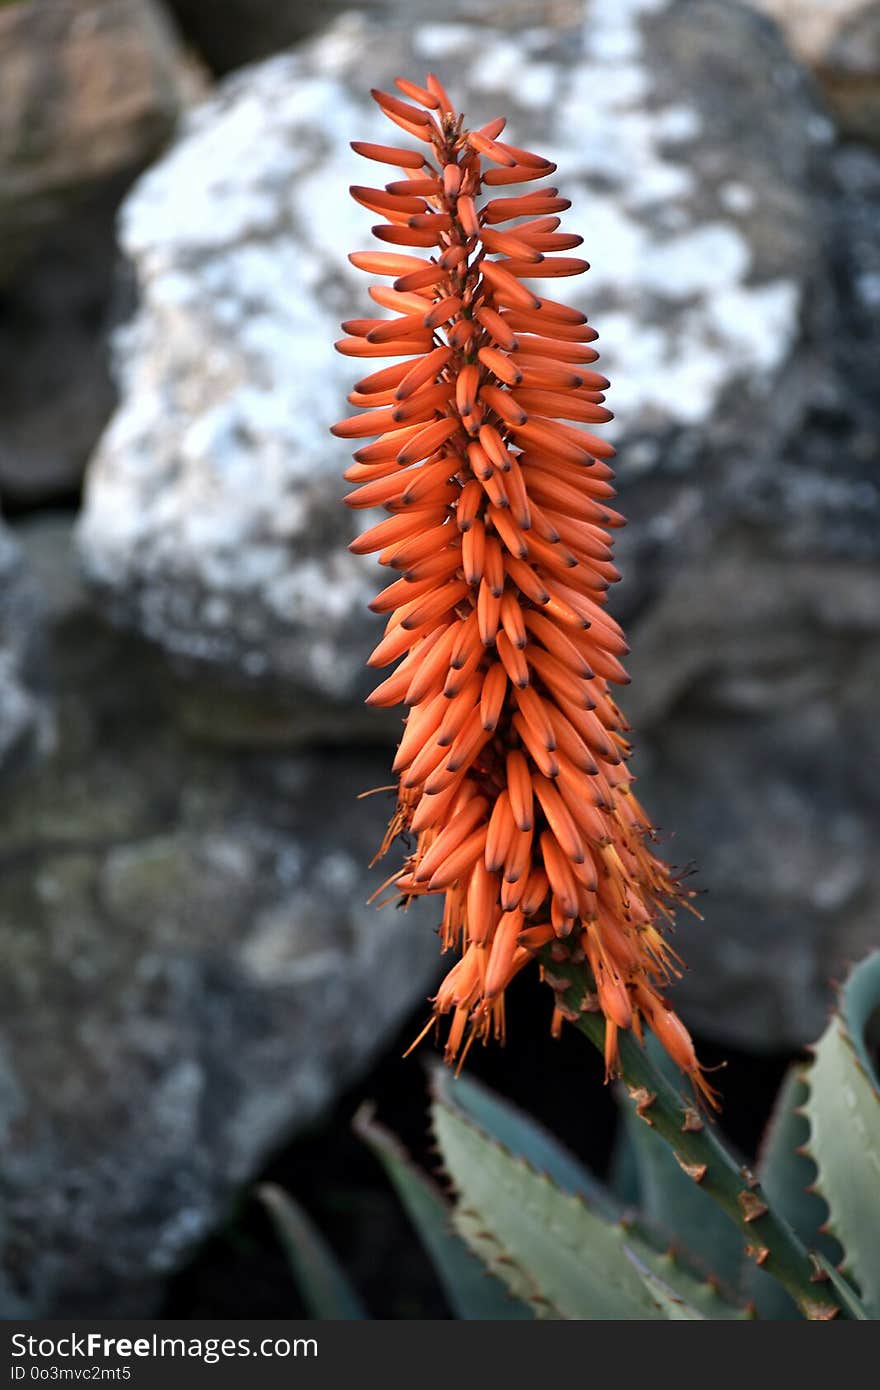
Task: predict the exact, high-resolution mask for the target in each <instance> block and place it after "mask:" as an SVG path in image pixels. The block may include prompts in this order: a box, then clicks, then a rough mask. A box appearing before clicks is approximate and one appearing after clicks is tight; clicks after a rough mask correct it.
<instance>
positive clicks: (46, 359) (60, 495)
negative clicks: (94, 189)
mask: <svg viewBox="0 0 880 1390" xmlns="http://www.w3.org/2000/svg"><path fill="white" fill-rule="evenodd" d="M122 192H123V187H122V186H121V185H119V184H118V183H117V185H116V186H113V187H109V188H106V189H103V190H102V191H101V193H100V195H97V196H95V197H93V198H91V199H89V200H88V201H87V203H86V204H85V205H82V206H80V207H78V208H77V210H76V212H75V214H73V215H72V216H70V217H68V218H67V219H66V221H65V222H64V224H63V226H61V227H55V228H51V229H49V230H47V231H46V232H45V233H44V234H43V236H42V237H41V239H40V243H39V246H38V247H36V248H35V249H34V250H33V251H32V253H31V254H30V255H29V256H28V257H27V258H26V260H25V261H24V263H23V264H21V265H19V266H18V267H17V269H16V272H15V276H14V279H13V281H12V283H10V284H8V285H6V286H5V287H4V289H3V292H2V300H0V381H2V383H3V410H2V413H0V499H2V501H3V503H4V505H6V506H7V507H10V508H11V507H15V508H16V509H21V508H23V507H31V506H35V505H36V506H39V505H43V506H45V505H46V504H47V503H49V504H51V503H53V502H54V503H57V504H60V505H65V504H67V505H69V503H70V501H71V499H72V498H74V497H76V496H77V495H78V493H79V489H80V486H81V483H82V475H83V470H84V468H85V464H86V460H87V459H88V456H89V454H90V453H91V452H92V450H93V449H94V447H95V444H96V443H97V440H98V438H99V436H100V434H101V431H102V430H103V428H104V426H105V425H106V423H107V420H108V418H109V416H110V413H111V411H112V409H113V406H114V405H115V402H116V396H115V392H114V389H113V385H112V383H111V380H110V373H109V369H108V361H107V330H108V327H109V322H110V320H111V318H112V316H113V313H114V303H115V302H116V301H117V300H118V301H119V303H120V310H121V307H122V304H123V303H124V295H123V293H122V288H121V286H118V285H117V283H116V280H115V272H116V270H117V257H118V252H117V249H116V241H115V235H114V230H113V224H114V214H115V208H116V206H117V204H118V201H119V198H120V197H121V195H122Z"/></svg>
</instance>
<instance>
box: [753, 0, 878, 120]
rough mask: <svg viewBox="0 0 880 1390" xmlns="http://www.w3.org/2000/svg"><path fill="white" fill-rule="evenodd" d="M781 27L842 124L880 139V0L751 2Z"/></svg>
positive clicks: (754, 0)
mask: <svg viewBox="0 0 880 1390" xmlns="http://www.w3.org/2000/svg"><path fill="white" fill-rule="evenodd" d="M748 3H749V4H751V5H753V6H754V7H755V8H756V9H759V10H763V11H764V12H765V13H766V14H768V15H770V16H772V18H773V19H775V20H776V21H777V23H778V24H780V25H781V27H782V30H783V32H784V34H785V37H786V39H787V40H788V42H789V43H790V45H791V48H792V51H793V52H794V53H796V54H797V55H798V56H799V57H800V58H802V59H803V60H804V62H806V63H807V64H808V65H809V66H810V67H811V68H812V70H813V72H814V74H815V76H816V80H817V81H818V83H819V86H820V87H821V89H822V94H823V96H824V98H825V100H826V102H827V104H828V107H829V110H830V111H831V113H832V114H833V116H834V119H835V121H836V123H837V125H838V126H839V127H840V129H841V131H843V133H844V134H845V135H848V136H850V137H853V138H854V139H857V140H869V141H872V142H873V143H874V144H877V143H878V142H880V4H878V3H877V0H748Z"/></svg>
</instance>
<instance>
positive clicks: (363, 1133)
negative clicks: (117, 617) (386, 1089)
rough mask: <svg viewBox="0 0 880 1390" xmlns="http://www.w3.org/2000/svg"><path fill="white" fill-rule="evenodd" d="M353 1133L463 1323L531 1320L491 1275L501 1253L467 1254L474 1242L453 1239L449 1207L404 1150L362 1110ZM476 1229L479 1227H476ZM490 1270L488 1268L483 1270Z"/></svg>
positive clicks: (527, 1310) (528, 1312) (528, 1311)
mask: <svg viewBox="0 0 880 1390" xmlns="http://www.w3.org/2000/svg"><path fill="white" fill-rule="evenodd" d="M354 1130H355V1133H356V1134H358V1135H359V1136H360V1138H361V1139H363V1140H364V1142H365V1143H366V1144H367V1145H369V1147H370V1148H371V1149H372V1151H373V1153H374V1154H375V1155H376V1157H377V1158H378V1160H379V1162H380V1163H381V1164H382V1167H383V1168H384V1169H385V1172H386V1174H387V1176H388V1178H389V1179H390V1181H391V1183H392V1185H393V1187H394V1189H395V1191H396V1193H397V1195H398V1197H399V1198H400V1201H401V1204H402V1206H403V1207H404V1210H405V1211H406V1213H407V1215H408V1217H409V1218H410V1221H411V1222H412V1224H413V1226H414V1227H415V1229H416V1232H417V1233H418V1236H419V1239H420V1240H421V1243H422V1245H423V1246H424V1247H425V1250H426V1252H427V1254H428V1256H429V1257H430V1259H431V1263H432V1264H433V1266H434V1270H435V1272H436V1274H437V1277H438V1279H439V1280H440V1283H441V1284H442V1286H443V1290H444V1292H445V1294H446V1297H447V1300H448V1302H449V1306H450V1308H451V1309H452V1311H453V1313H454V1314H455V1316H456V1317H457V1318H460V1319H462V1320H465V1321H474V1320H477V1321H480V1320H482V1321H496V1322H497V1321H502V1320H503V1321H510V1320H516V1319H528V1318H532V1317H534V1313H533V1311H532V1309H531V1308H530V1307H528V1306H527V1305H526V1304H525V1303H523V1302H520V1301H519V1300H518V1299H517V1298H515V1297H513V1296H512V1295H511V1293H510V1292H509V1291H508V1289H509V1281H508V1284H507V1285H505V1284H504V1283H501V1282H500V1281H499V1280H498V1279H497V1278H496V1277H495V1276H494V1275H493V1274H491V1273H490V1272H489V1270H490V1269H491V1266H492V1263H493V1260H494V1259H495V1258H496V1257H497V1254H500V1253H501V1252H500V1251H499V1252H493V1251H492V1250H491V1249H490V1248H489V1247H488V1245H487V1246H486V1248H485V1249H481V1250H480V1251H479V1258H477V1256H476V1255H475V1254H472V1253H471V1248H469V1246H473V1247H474V1248H476V1242H475V1241H468V1242H465V1241H464V1240H463V1239H462V1238H461V1237H460V1236H458V1235H456V1234H455V1231H454V1229H453V1224H452V1216H453V1213H452V1207H451V1205H450V1204H449V1202H447V1201H446V1199H445V1198H444V1196H443V1194H442V1193H441V1192H440V1190H439V1188H438V1187H437V1185H436V1184H435V1183H433V1182H432V1181H431V1179H430V1178H429V1177H427V1176H426V1174H424V1173H422V1172H421V1171H420V1170H419V1169H418V1168H417V1167H416V1166H415V1164H414V1163H413V1162H412V1159H411V1158H410V1156H409V1154H408V1153H407V1152H406V1150H405V1149H404V1147H403V1145H402V1144H401V1143H400V1142H399V1140H398V1139H396V1138H395V1136H394V1135H393V1134H391V1133H390V1131H389V1130H387V1129H386V1128H385V1127H384V1125H380V1124H378V1123H377V1122H376V1120H375V1119H374V1118H373V1116H372V1113H371V1111H370V1109H369V1108H368V1107H366V1106H362V1107H361V1109H360V1110H359V1111H358V1113H357V1114H356V1115H355V1118H354ZM476 1225H477V1226H479V1222H477V1223H476ZM487 1267H488V1268H487Z"/></svg>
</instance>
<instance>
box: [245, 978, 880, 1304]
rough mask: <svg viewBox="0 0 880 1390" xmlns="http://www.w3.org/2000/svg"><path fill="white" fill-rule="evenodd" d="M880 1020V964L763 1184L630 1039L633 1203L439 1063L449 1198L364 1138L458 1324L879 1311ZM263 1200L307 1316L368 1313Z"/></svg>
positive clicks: (439, 1131)
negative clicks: (878, 1042) (879, 1039)
mask: <svg viewBox="0 0 880 1390" xmlns="http://www.w3.org/2000/svg"><path fill="white" fill-rule="evenodd" d="M586 983H588V981H587V982H586ZM584 986H585V980H584V979H583V978H580V977H579V976H578V974H577V973H576V972H575V971H572V970H571V968H570V967H569V969H568V974H567V976H566V978H565V979H557V980H555V982H554V987H555V988H556V992H557V997H558V1000H559V1001H560V1003H561V1004H562V1006H563V1007H564V1008H565V1009H566V1011H567V1012H568V1014H569V1016H571V1017H572V1019H573V1021H574V1022H575V1023H576V1026H578V1027H580V1028H581V1029H582V1031H584V1032H585V1033H586V1034H587V1036H588V1037H590V1038H591V1039H592V1041H594V1042H595V1043H597V1045H598V1046H600V1047H602V1046H603V1045H604V1038H603V1037H602V1028H603V1026H604V1024H603V1020H602V1019H601V1016H600V1015H597V1014H594V1013H590V1012H581V1011H580V1007H579V1001H580V1000H581V999H582V998H583V997H584ZM878 1017H880V952H877V953H875V954H874V955H872V956H870V957H869V958H868V959H867V960H866V961H864V962H863V963H862V964H861V965H860V966H858V967H857V968H856V969H855V970H854V971H853V972H852V973H851V975H850V976H849V978H848V980H847V981H846V983H845V984H844V986H843V987H842V989H841V990H840V991H839V996H838V1003H837V1007H836V1009H835V1011H834V1013H833V1015H832V1017H831V1019H830V1021H829V1023H828V1027H827V1028H826V1030H825V1032H824V1033H823V1035H822V1037H821V1038H820V1039H819V1041H818V1043H817V1044H816V1045H815V1047H814V1048H813V1049H812V1057H811V1060H810V1061H809V1062H807V1063H798V1064H796V1065H795V1066H793V1067H792V1069H791V1071H790V1073H789V1075H788V1076H787V1077H786V1079H785V1081H784V1083H783V1085H782V1087H781V1090H780V1093H779V1096H778V1099H777V1103H776V1106H775V1108H774V1112H773V1114H772V1116H771V1119H770V1123H769V1125H768V1129H767V1134H766V1136H765V1140H764V1143H763V1145H762V1147H761V1151H760V1155H759V1161H758V1164H757V1168H756V1172H755V1173H752V1172H750V1170H749V1169H748V1168H747V1166H746V1165H745V1164H744V1163H742V1161H741V1160H740V1159H739V1158H738V1157H736V1155H734V1154H733V1153H732V1152H731V1150H730V1149H729V1147H728V1146H727V1145H726V1144H725V1143H724V1142H723V1141H722V1139H721V1138H720V1137H719V1136H718V1134H717V1133H716V1132H715V1128H714V1127H713V1126H710V1125H709V1123H708V1122H707V1120H706V1119H705V1118H704V1117H703V1116H702V1115H701V1114H700V1112H699V1111H698V1110H697V1109H696V1107H695V1106H694V1104H693V1103H692V1101H691V1100H689V1099H688V1098H686V1097H683V1096H681V1095H680V1094H679V1093H678V1091H677V1089H676V1083H675V1082H672V1081H670V1080H669V1079H668V1077H667V1076H666V1075H664V1069H663V1065H662V1062H661V1061H660V1060H659V1057H658V1056H657V1055H656V1053H655V1049H654V1048H653V1047H650V1048H646V1049H642V1048H640V1047H639V1045H638V1044H637V1043H636V1042H635V1040H634V1039H632V1038H631V1037H630V1038H627V1039H624V1046H623V1047H622V1049H621V1062H622V1069H623V1079H624V1084H623V1085H621V1086H620V1088H619V1091H618V1102H619V1105H620V1109H621V1121H622V1149H621V1153H620V1154H619V1156H618V1162H617V1164H616V1165H615V1168H616V1172H617V1174H618V1176H619V1175H620V1174H621V1173H625V1174H626V1182H625V1183H624V1184H619V1186H621V1187H622V1188H623V1193H622V1194H621V1192H620V1191H615V1190H613V1189H612V1187H610V1186H606V1185H604V1184H602V1183H601V1182H599V1180H598V1179H597V1178H596V1177H595V1176H594V1175H593V1174H592V1173H590V1172H589V1171H588V1170H587V1169H585V1168H584V1167H583V1166H582V1165H581V1164H580V1163H579V1162H578V1160H577V1159H576V1158H575V1157H574V1156H573V1155H572V1154H570V1153H569V1152H568V1151H567V1150H566V1149H565V1148H564V1147H563V1146H562V1145H561V1144H560V1143H559V1142H558V1141H557V1140H556V1139H554V1138H553V1137H552V1135H550V1134H548V1133H547V1132H546V1131H545V1130H543V1129H542V1128H541V1127H540V1126H539V1125H538V1124H537V1123H536V1122H535V1121H533V1120H532V1119H530V1118H529V1117H527V1116H526V1115H524V1114H522V1113H521V1112H520V1111H518V1110H517V1109H516V1108H515V1107H514V1106H512V1105H511V1104H510V1103H509V1102H508V1101H506V1100H503V1099H502V1098H501V1097H500V1096H497V1095H494V1094H493V1093H492V1092H490V1091H488V1090H487V1089H486V1088H484V1087H483V1086H481V1085H479V1084H478V1083H477V1082H475V1081H473V1080H472V1079H470V1078H469V1077H466V1076H463V1077H458V1078H456V1077H453V1076H452V1074H451V1073H450V1072H449V1071H447V1070H443V1069H440V1068H438V1069H437V1070H436V1071H435V1072H434V1074H433V1076H432V1082H431V1102H430V1104H431V1122H432V1126H433V1130H434V1135H435V1138H436V1141H437V1146H438V1149H439V1152H440V1156H441V1160H442V1164H443V1168H444V1170H445V1173H446V1176H447V1178H448V1180H449V1185H450V1188H451V1193H452V1195H451V1196H449V1197H447V1196H445V1195H444V1193H443V1192H442V1191H441V1189H440V1188H439V1187H438V1186H437V1184H436V1183H435V1182H433V1181H432V1180H431V1179H430V1178H429V1177H428V1176H427V1175H426V1174H424V1173H422V1172H421V1171H420V1170H419V1169H418V1168H417V1167H416V1166H415V1165H414V1164H413V1163H412V1161H411V1160H410V1159H409V1157H408V1155H407V1154H406V1153H405V1151H404V1149H403V1148H402V1146H401V1145H400V1144H399V1143H398V1142H397V1140H396V1139H394V1137H393V1136H392V1135H390V1134H389V1133H388V1131H387V1130H385V1129H383V1128H382V1127H381V1126H380V1125H378V1124H377V1123H376V1122H375V1120H374V1119H373V1117H372V1114H371V1113H368V1112H367V1111H362V1112H361V1113H360V1114H359V1116H358V1117H357V1119H356V1122H355V1123H356V1129H357V1130H358V1132H359V1133H360V1135H361V1136H362V1138H363V1139H364V1140H365V1142H367V1143H368V1144H369V1145H370V1146H371V1148H372V1149H373V1151H374V1152H375V1153H376V1155H377V1157H378V1158H379V1160H380V1162H381V1163H382V1164H383V1166H384V1168H385V1170H386V1173H387V1174H388V1177H389V1179H390V1180H391V1182H392V1184H393V1185H394V1187H395V1189H396V1191H397V1193H398V1196H399V1197H400V1199H401V1202H402V1203H403V1205H404V1207H405V1209H406V1211H407V1213H408V1215H409V1217H410V1219H411V1221H412V1222H413V1224H414V1226H415V1228H416V1230H417V1232H418V1234H419V1236H420V1238H421V1240H422V1243H423V1244H424V1246H425V1248H426V1250H427V1251H428V1253H429V1255H430V1257H431V1259H432V1261H433V1262H434V1265H435V1268H436V1270H437V1273H438V1276H439V1278H440V1281H441V1283H442V1285H443V1287H444V1289H445V1291H446V1295H447V1298H448V1301H449V1304H450V1307H451V1309H452V1310H453V1312H454V1314H455V1316H457V1317H459V1318H471V1319H474V1318H475V1319H499V1318H506V1319H510V1318H558V1319H578V1320H580V1319H583V1320H629V1319H640V1320H641V1319H648V1320H663V1319H683V1320H698V1319H707V1318H708V1319H711V1320H721V1319H734V1320H736V1319H743V1320H745V1319H751V1318H759V1319H773V1320H778V1319H785V1318H792V1317H805V1318H810V1319H815V1320H822V1319H830V1318H833V1317H844V1318H854V1319H876V1318H877V1317H878V1316H880V1081H878V1073H877V1068H876V1065H875V1063H874V1060H873V1058H872V1051H871V1029H872V1027H874V1026H875V1024H876V1020H877V1018H878ZM270 1206H271V1209H272V1211H273V1214H274V1216H275V1218H276V1220H277V1222H278V1224H279V1230H280V1232H281V1235H282V1237H283V1239H284V1241H285V1243H286V1245H287V1247H288V1250H289V1251H290V1253H291V1258H292V1266H293V1271H294V1275H295V1277H296V1278H297V1281H298V1282H299V1284H300V1285H301V1287H302V1288H303V1290H304V1293H305V1296H306V1299H307V1302H308V1303H309V1305H310V1307H311V1308H312V1309H313V1311H314V1315H315V1316H318V1317H321V1316H325V1317H326V1316H330V1317H334V1316H335V1317H339V1316H359V1315H360V1314H359V1313H358V1312H355V1313H349V1314H346V1313H344V1312H341V1311H340V1309H342V1308H344V1307H345V1306H346V1304H347V1305H348V1306H349V1307H351V1308H354V1309H359V1307H360V1305H359V1301H358V1300H357V1297H356V1295H355V1294H354V1293H353V1292H351V1291H350V1290H348V1292H347V1293H344V1294H340V1290H345V1289H346V1281H345V1277H344V1275H343V1274H342V1273H341V1271H339V1270H338V1269H336V1270H335V1271H334V1272H333V1274H332V1276H331V1275H330V1274H329V1273H328V1269H329V1266H328V1260H332V1257H330V1255H329V1252H328V1251H327V1248H326V1246H325V1245H324V1242H323V1241H322V1240H321V1238H320V1236H318V1234H317V1233H316V1232H314V1231H312V1230H311V1229H310V1227H309V1225H308V1223H307V1219H306V1218H304V1216H303V1214H302V1213H299V1212H298V1211H296V1209H295V1207H292V1206H291V1207H290V1211H293V1212H295V1213H296V1215H295V1219H293V1220H292V1219H291V1218H290V1212H286V1210H285V1202H284V1199H283V1194H278V1193H277V1192H274V1193H273V1194H272V1200H271V1202H270ZM316 1252H318V1253H317V1255H316ZM316 1289H317V1293H316V1291H315V1290H316ZM327 1289H330V1290H331V1291H333V1296H332V1298H331V1299H330V1300H329V1301H328V1299H327V1297H326V1290H327ZM322 1290H323V1291H324V1292H323V1293H322V1292H321V1291H322ZM322 1309H324V1310H325V1311H322ZM333 1310H335V1311H333Z"/></svg>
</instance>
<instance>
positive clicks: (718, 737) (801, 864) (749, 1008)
mask: <svg viewBox="0 0 880 1390" xmlns="http://www.w3.org/2000/svg"><path fill="white" fill-rule="evenodd" d="M719 614H723V615H724V618H723V621H720V620H719ZM878 635H880V572H878V569H877V565H876V562H875V561H874V562H865V561H862V562H861V563H860V562H859V561H858V560H850V561H844V560H838V561H837V562H836V563H833V564H829V563H826V564H823V563H822V559H821V557H812V558H809V559H808V558H798V559H794V558H792V557H791V556H780V555H779V554H775V555H774V554H773V553H772V545H771V544H768V542H767V538H766V537H765V536H762V535H761V534H760V532H752V533H751V534H750V535H749V534H745V535H744V534H743V533H742V532H740V533H739V534H737V535H734V534H733V533H731V534H728V535H726V536H724V537H723V538H721V539H720V540H716V542H715V545H714V553H713V555H712V557H711V561H707V562H705V563H704V564H702V565H697V566H695V567H693V568H692V569H683V570H682V572H681V573H680V574H679V575H678V576H677V577H676V579H675V581H674V583H672V584H671V585H670V586H669V588H668V589H667V591H666V593H665V595H664V597H663V599H662V601H661V602H659V603H657V604H656V605H654V606H653V607H652V609H651V610H650V612H649V613H647V614H646V615H645V616H644V618H643V620H642V622H641V624H640V626H639V627H638V629H637V635H636V637H635V639H634V650H633V655H632V658H631V660H630V663H629V667H630V672H631V674H632V677H633V684H632V687H631V689H630V690H629V691H627V695H628V696H629V698H628V700H627V713H628V715H629V717H630V718H631V719H633V721H634V724H635V727H636V729H637V730H638V731H639V733H638V744H639V749H640V753H639V756H638V759H637V771H638V772H639V773H640V774H641V776H640V795H642V796H643V797H644V800H645V802H646V804H647V805H648V806H649V807H650V808H651V812H652V815H653V816H654V817H655V819H656V820H657V821H658V823H659V824H660V826H661V827H663V830H664V831H666V830H670V831H672V830H674V836H673V838H672V839H671V840H670V841H669V842H668V843H666V844H665V846H664V853H665V854H666V856H667V857H668V858H670V859H672V860H673V861H675V860H679V859H680V857H681V859H685V860H687V859H690V858H691V856H692V855H693V856H695V857H696V859H697V862H698V867H699V877H698V879H697V885H698V886H699V887H702V888H704V889H705V890H706V896H705V897H704V898H701V899H700V900H699V902H698V906H699V907H700V909H701V910H702V911H703V913H704V915H705V919H706V920H705V921H704V922H697V921H695V920H694V919H693V918H692V917H690V916H689V915H688V914H687V913H683V914H681V916H680V919H679V922H678V924H677V930H676V943H675V944H676V949H677V950H679V951H680V953H681V955H682V956H683V958H684V960H685V961H686V962H687V965H688V967H689V968H688V973H687V974H686V975H685V977H684V979H683V980H682V982H681V983H680V984H679V985H677V986H676V988H675V996H676V1000H677V1002H678V1004H679V1005H680V1007H681V1010H682V1011H683V1013H684V1016H685V1017H686V1018H687V1020H688V1023H689V1024H690V1025H692V1026H693V1027H694V1028H696V1029H698V1030H700V1031H702V1032H704V1033H706V1034H708V1035H710V1036H713V1037H716V1038H720V1039H721V1040H723V1041H725V1042H729V1043H734V1044H736V1045H738V1046H741V1047H743V1048H745V1049H747V1050H749V1049H754V1048H755V1047H756V1046H762V1047H766V1048H777V1049H780V1050H781V1049H784V1048H792V1049H794V1048H798V1047H801V1046H802V1045H803V1044H804V1043H805V1042H807V1041H809V1040H811V1039H813V1038H814V1037H816V1036H818V1034H819V1032H820V1031H821V1029H822V1027H823V1025H824V1020H825V1017H826V1014H827V1011H828V1006H829V981H831V980H833V979H841V978H842V977H843V974H844V973H845V969H846V965H847V963H848V962H849V961H852V960H854V959H858V958H859V957H861V956H862V955H864V954H865V953H866V952H867V951H868V950H869V949H871V948H872V947H873V946H874V945H876V943H877V904H878V899H880V872H878V867H877V859H876V855H875V854H874V850H873V833H872V827H873V826H875V825H876V824H877V821H878V817H880V790H878V786H877V778H876V775H875V771H874V770H875V769H876V768H877V767H878V766H880V733H878V729H877V723H876V719H875V718H874V716H873V713H872V710H873V706H874V704H875V699H876V697H875V694H874V692H875V691H876V689H877V682H878V680H880V644H878Z"/></svg>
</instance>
